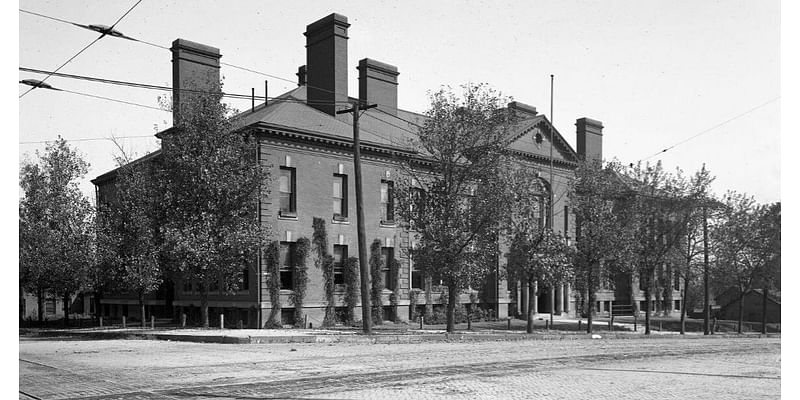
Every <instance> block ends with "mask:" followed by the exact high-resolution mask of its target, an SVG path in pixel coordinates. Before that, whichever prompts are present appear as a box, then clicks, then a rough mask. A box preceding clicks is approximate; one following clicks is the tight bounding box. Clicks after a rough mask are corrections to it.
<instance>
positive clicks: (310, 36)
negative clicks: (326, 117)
mask: <svg viewBox="0 0 800 400" xmlns="http://www.w3.org/2000/svg"><path fill="white" fill-rule="evenodd" d="M348 27H350V24H348V23H347V17H345V16H344V15H340V14H331V15H328V16H327V17H324V18H322V19H320V20H318V21H316V22H314V23H312V24H310V25H308V26H306V32H305V33H304V35H305V36H306V66H307V69H306V73H307V77H306V82H307V84H308V100H307V101H308V105H309V106H311V107H314V108H316V109H318V110H320V111H322V112H325V113H328V114H330V115H333V116H335V115H336V106H337V104H334V102H341V103H340V104H338V106H339V107H340V108H341V107H346V104H344V103H345V102H347V28H348Z"/></svg>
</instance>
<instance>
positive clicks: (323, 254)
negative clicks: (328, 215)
mask: <svg viewBox="0 0 800 400" xmlns="http://www.w3.org/2000/svg"><path fill="white" fill-rule="evenodd" d="M312 227H313V228H314V234H313V236H312V242H313V243H314V250H315V251H316V253H317V258H316V260H315V262H314V265H316V267H317V268H322V280H323V287H324V289H325V319H324V320H323V321H322V326H333V325H334V324H335V323H336V314H335V312H334V305H335V298H334V291H335V289H336V288H335V284H334V273H333V256H331V255H330V254H329V253H328V232H327V231H326V229H325V220H324V219H322V218H317V217H314V222H313V223H312Z"/></svg>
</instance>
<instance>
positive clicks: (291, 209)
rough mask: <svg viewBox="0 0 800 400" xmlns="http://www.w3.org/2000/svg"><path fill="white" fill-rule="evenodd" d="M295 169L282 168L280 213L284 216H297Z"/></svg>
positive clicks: (279, 189) (279, 190)
mask: <svg viewBox="0 0 800 400" xmlns="http://www.w3.org/2000/svg"><path fill="white" fill-rule="evenodd" d="M295 175H296V174H295V169H294V168H290V167H281V169H280V177H279V179H278V180H279V188H278V192H279V193H280V194H279V196H280V199H279V202H280V211H279V215H282V216H295V215H296V214H297V180H296V177H295Z"/></svg>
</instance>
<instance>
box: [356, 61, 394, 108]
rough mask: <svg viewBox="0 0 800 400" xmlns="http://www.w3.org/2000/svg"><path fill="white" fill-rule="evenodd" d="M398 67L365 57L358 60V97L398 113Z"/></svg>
mask: <svg viewBox="0 0 800 400" xmlns="http://www.w3.org/2000/svg"><path fill="white" fill-rule="evenodd" d="M399 74H400V73H399V72H397V67H395V66H394V65H389V64H386V63H382V62H380V61H375V60H372V59H369V58H365V59H363V60H361V61H359V62H358V98H359V99H360V100H361V101H365V102H367V103H368V104H375V103H377V104H378V108H379V109H382V110H383V111H386V112H388V113H390V114H392V115H397V75H399Z"/></svg>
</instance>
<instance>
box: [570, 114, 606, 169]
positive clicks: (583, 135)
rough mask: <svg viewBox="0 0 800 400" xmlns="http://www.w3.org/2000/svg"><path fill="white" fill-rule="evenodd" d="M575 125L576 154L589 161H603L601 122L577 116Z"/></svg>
mask: <svg viewBox="0 0 800 400" xmlns="http://www.w3.org/2000/svg"><path fill="white" fill-rule="evenodd" d="M575 126H576V127H577V131H576V139H577V140H576V142H577V144H578V156H579V157H581V158H582V159H584V160H586V161H589V162H603V123H602V122H600V121H595V120H593V119H589V118H579V119H578V120H577V121H575Z"/></svg>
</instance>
